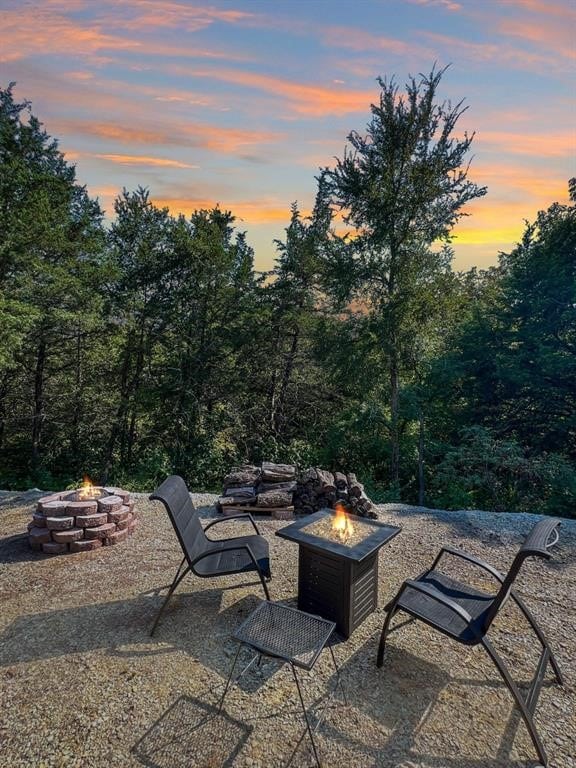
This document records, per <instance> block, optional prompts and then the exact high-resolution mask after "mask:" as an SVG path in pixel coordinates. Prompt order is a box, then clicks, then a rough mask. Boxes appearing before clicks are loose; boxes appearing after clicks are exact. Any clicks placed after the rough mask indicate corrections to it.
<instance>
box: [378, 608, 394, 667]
mask: <svg viewBox="0 0 576 768" xmlns="http://www.w3.org/2000/svg"><path fill="white" fill-rule="evenodd" d="M395 613H396V605H395V603H392V604H391V605H390V609H389V611H388V615H387V616H386V620H385V622H384V626H383V627H382V634H381V635H380V644H379V646H378V656H377V658H376V666H377V667H381V666H382V664H383V663H384V648H385V647H386V635H387V634H388V629H389V627H390V622H391V621H392V616H394V614H395Z"/></svg>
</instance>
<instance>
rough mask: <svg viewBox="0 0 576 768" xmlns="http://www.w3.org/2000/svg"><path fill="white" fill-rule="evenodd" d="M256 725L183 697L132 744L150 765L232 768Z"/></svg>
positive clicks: (134, 751) (161, 767) (160, 767)
mask: <svg viewBox="0 0 576 768" xmlns="http://www.w3.org/2000/svg"><path fill="white" fill-rule="evenodd" d="M252 730H253V728H252V727H251V726H249V725H247V724H246V723H242V722H240V721H239V720H236V719H234V718H232V717H230V715H228V714H227V713H226V712H225V710H222V712H221V713H219V712H218V710H217V709H216V708H215V707H213V706H211V705H209V704H207V703H206V702H203V701H200V700H199V699H196V698H193V697H191V696H180V697H179V698H178V699H176V701H175V702H174V703H173V704H172V705H171V706H170V707H168V709H167V710H166V711H165V712H164V713H163V714H162V716H161V717H159V718H158V720H156V722H155V723H154V724H153V725H152V726H151V727H150V728H149V729H148V730H147V731H146V733H145V734H144V735H143V736H142V737H141V738H140V739H139V740H138V742H137V743H136V744H135V745H134V746H133V747H132V749H131V753H132V754H133V755H134V757H135V758H136V759H137V760H138V761H139V762H141V763H142V764H143V765H145V766H148V768H189V766H203V768H230V767H231V766H233V765H234V760H235V759H236V757H237V755H238V754H239V752H240V750H241V749H242V748H243V746H244V745H245V744H246V742H247V740H248V738H249V736H250V734H251V733H252Z"/></svg>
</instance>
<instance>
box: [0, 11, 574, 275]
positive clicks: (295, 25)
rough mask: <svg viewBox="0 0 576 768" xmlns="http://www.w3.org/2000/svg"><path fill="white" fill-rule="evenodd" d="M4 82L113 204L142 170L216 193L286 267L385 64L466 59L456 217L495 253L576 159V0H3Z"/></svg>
mask: <svg viewBox="0 0 576 768" xmlns="http://www.w3.org/2000/svg"><path fill="white" fill-rule="evenodd" d="M0 29H2V35H1V36H0V84H1V86H2V87H4V88H5V87H7V85H8V84H9V83H10V82H12V81H15V82H16V86H15V89H14V96H15V99H16V101H23V100H25V99H28V100H30V101H31V102H32V111H33V113H34V114H35V115H36V116H37V117H38V118H39V119H40V120H41V121H42V122H43V124H44V127H45V129H46V131H47V132H48V133H49V134H50V135H51V136H53V137H54V138H56V139H58V141H59V147H60V150H61V151H62V152H64V153H65V155H66V158H67V160H68V161H69V162H72V163H74V164H75V165H76V169H77V177H78V180H79V182H81V183H82V184H86V185H87V188H88V192H89V193H90V194H91V195H92V196H94V197H95V196H98V198H99V199H100V202H101V205H102V207H103V208H104V209H105V211H106V215H107V218H108V219H110V218H112V217H113V213H114V212H113V202H114V198H115V197H116V195H117V194H118V193H119V192H120V191H121V190H122V188H123V187H125V188H126V189H128V190H130V191H131V190H134V189H135V188H136V187H137V186H139V185H140V186H145V187H148V188H149V190H150V197H151V199H152V200H153V201H154V202H155V203H156V204H157V205H161V206H164V205H165V206H167V207H168V208H169V209H170V211H171V212H172V213H173V214H177V213H184V214H186V215H189V214H190V213H191V211H193V210H194V209H197V208H201V207H211V206H213V205H215V204H217V203H218V204H219V205H220V207H221V208H223V209H226V210H230V211H231V212H232V213H233V214H234V215H235V216H236V217H237V222H236V224H237V227H238V229H239V230H246V232H247V238H248V242H249V243H250V245H252V246H253V247H254V250H255V263H256V267H257V268H258V269H270V268H271V266H272V264H273V261H274V258H275V255H276V251H275V246H274V242H273V241H274V239H275V238H280V239H283V237H284V228H285V227H286V226H287V225H288V223H289V220H290V205H291V203H292V202H293V201H297V202H298V205H299V207H300V209H301V210H302V211H303V212H305V213H306V212H309V211H310V210H311V208H312V206H313V203H314V195H315V190H316V183H315V178H314V177H315V176H316V175H317V174H318V171H319V168H320V167H321V166H327V165H328V166H330V165H332V164H333V163H334V157H335V156H337V157H341V156H342V155H343V152H344V147H345V146H346V136H347V135H348V134H349V133H350V131H351V130H356V131H358V132H359V133H363V132H364V131H365V128H366V124H367V122H368V120H369V118H370V103H374V102H377V100H378V97H379V87H378V83H377V82H376V78H377V77H378V76H380V77H382V78H386V79H390V78H391V77H392V76H395V79H396V81H397V82H398V84H399V85H400V87H402V86H403V85H404V83H405V82H406V80H407V79H408V76H409V75H410V74H412V75H416V76H417V75H418V74H419V73H425V74H427V73H429V72H430V71H431V69H432V67H433V66H434V65H435V64H436V66H437V67H444V66H446V65H448V64H450V67H449V69H448V70H447V72H446V74H445V75H444V78H443V80H442V83H441V90H440V93H439V98H440V99H449V100H451V101H452V103H456V102H458V101H460V100H461V99H464V100H465V101H464V103H465V106H467V107H468V109H467V111H466V112H465V113H464V114H463V116H462V118H461V120H460V122H459V123H458V125H457V130H456V135H458V136H461V135H463V132H464V131H468V132H469V133H471V132H475V134H476V135H475V138H474V141H473V144H472V153H471V156H472V163H471V168H470V173H469V176H470V179H471V180H472V181H474V182H476V183H478V184H480V185H486V186H487V187H488V194H487V195H486V196H485V197H484V198H481V199H480V200H476V201H475V202H474V203H473V204H471V205H469V206H468V207H467V208H466V209H465V210H466V213H468V214H470V215H469V216H467V217H465V218H463V219H462V221H461V222H460V223H459V224H458V226H457V227H456V229H455V231H454V235H455V239H454V242H453V247H454V249H455V253H456V258H455V268H457V269H467V268H469V267H472V266H478V267H480V268H485V267H487V266H490V265H492V264H495V263H497V259H498V253H499V252H500V251H509V250H511V249H512V248H513V247H514V245H515V243H516V242H517V241H518V240H519V239H520V237H521V235H522V232H523V230H524V226H525V224H524V222H525V220H526V219H527V220H530V221H531V220H533V219H534V218H535V217H536V214H537V212H538V211H539V210H541V209H545V208H547V207H548V206H549V205H550V204H551V203H553V202H556V201H558V202H566V201H567V199H568V179H569V178H570V177H571V176H575V175H576V129H575V126H576V119H575V118H576V110H575V107H574V104H575V102H574V97H575V95H576V94H575V87H574V82H575V78H574V75H575V74H576V72H575V69H576V67H575V64H576V3H574V2H572V0H551V1H550V2H548V1H547V0H486V1H485V2H477V1H476V0H356V1H355V2H351V1H350V0H330V1H329V2H328V1H324V0H308V1H307V0H290V1H289V0H275V2H268V1H266V0H238V2H234V1H233V0H213V2H210V4H206V5H204V4H202V3H200V2H199V3H197V2H188V1H187V0H99V1H98V2H92V1H91V0H36V1H35V2H26V0H0Z"/></svg>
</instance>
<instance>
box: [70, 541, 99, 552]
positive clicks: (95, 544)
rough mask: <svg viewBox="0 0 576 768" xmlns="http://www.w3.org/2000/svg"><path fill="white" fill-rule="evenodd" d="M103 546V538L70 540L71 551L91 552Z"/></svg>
mask: <svg viewBox="0 0 576 768" xmlns="http://www.w3.org/2000/svg"><path fill="white" fill-rule="evenodd" d="M101 546H102V539H82V540H81V541H72V542H70V552H90V551H91V550H93V549H99V548H100V547H101Z"/></svg>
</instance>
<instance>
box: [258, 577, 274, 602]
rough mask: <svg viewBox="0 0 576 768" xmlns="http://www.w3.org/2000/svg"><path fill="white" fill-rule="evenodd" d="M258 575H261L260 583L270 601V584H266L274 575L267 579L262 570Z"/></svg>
mask: <svg viewBox="0 0 576 768" xmlns="http://www.w3.org/2000/svg"><path fill="white" fill-rule="evenodd" d="M258 576H260V583H261V584H262V589H263V590H264V594H265V595H266V600H268V602H270V592H269V591H268V585H267V584H266V581H270V579H271V578H272V576H270V578H269V579H265V578H264V575H263V573H262V571H261V570H258Z"/></svg>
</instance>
